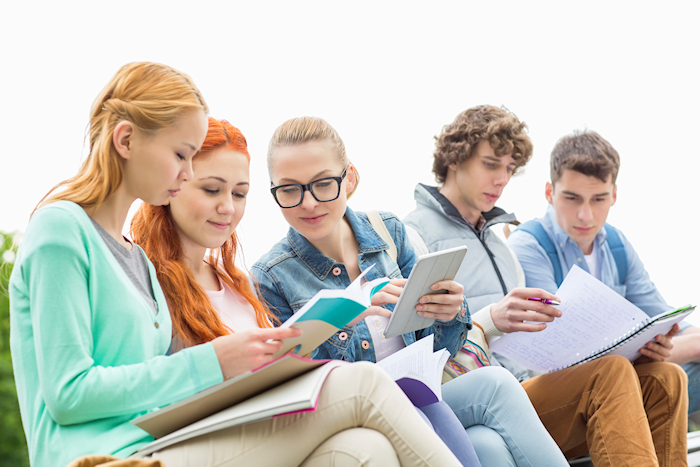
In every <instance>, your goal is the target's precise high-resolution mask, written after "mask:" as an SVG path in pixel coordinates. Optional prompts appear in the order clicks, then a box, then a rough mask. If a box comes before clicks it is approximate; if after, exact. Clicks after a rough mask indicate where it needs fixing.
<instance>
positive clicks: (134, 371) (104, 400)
mask: <svg viewBox="0 0 700 467" xmlns="http://www.w3.org/2000/svg"><path fill="white" fill-rule="evenodd" d="M207 111H208V109H207V105H206V103H205V101H204V99H203V98H202V96H201V94H200V92H199V90H198V89H197V88H196V87H195V85H194V83H193V82H192V80H191V79H190V78H189V77H188V76H186V75H184V74H183V73H180V72H178V71H177V70H174V69H172V68H170V67H167V66H164V65H159V64H154V63H132V64H129V65H126V66H124V67H123V68H122V69H121V70H119V72H117V74H116V75H115V76H114V78H113V79H112V80H111V81H110V82H109V83H108V84H107V86H106V87H105V88H104V89H103V90H102V92H101V93H100V94H99V96H98V97H97V99H96V101H95V103H94V105H93V108H92V113H91V118H90V154H89V155H88V157H87V159H86V161H85V163H84V164H83V165H82V167H81V168H80V170H79V172H78V174H77V175H76V176H75V177H73V178H71V179H69V180H67V181H66V182H63V183H61V184H59V186H61V187H62V188H63V190H62V191H59V192H53V190H52V192H50V193H49V195H47V197H46V198H45V199H44V200H43V201H42V202H41V203H40V207H39V209H38V210H36V212H35V213H34V214H33V216H32V219H31V221H30V223H29V226H28V228H27V231H26V234H25V237H24V241H23V244H22V246H21V247H20V249H19V252H18V256H17V261H16V262H15V267H14V270H13V273H12V277H11V278H10V287H9V288H10V320H11V335H10V346H11V350H12V359H13V366H14V373H15V381H16V384H17V392H18V396H19V403H20V410H21V413H22V421H23V426H24V430H25V434H26V436H27V445H28V448H29V456H30V462H31V464H32V465H33V466H46V465H65V464H67V463H68V462H69V461H71V460H72V459H74V458H76V457H78V456H82V455H85V454H109V455H114V456H116V457H126V456H129V455H131V454H132V453H134V452H135V451H136V450H137V449H139V448H140V447H142V446H143V445H145V444H147V443H148V442H150V441H151V440H152V438H151V437H150V436H148V435H147V434H146V433H145V432H143V431H141V430H140V429H139V428H137V427H135V426H133V425H132V424H131V423H129V422H130V421H131V420H133V419H134V418H136V417H137V416H139V415H142V414H144V413H146V412H148V411H151V410H153V409H155V408H158V407H162V406H164V405H167V404H170V403H173V402H176V401H178V400H181V399H184V398H186V397H188V396H191V395H193V394H196V393H197V392H199V391H201V390H203V389H206V388H209V387H211V386H213V385H215V384H217V383H220V382H222V381H223V380H224V378H226V377H232V376H236V375H238V374H241V373H243V372H245V371H248V370H250V369H253V368H255V367H257V366H259V365H261V364H262V363H265V362H267V361H269V360H271V358H272V354H273V353H274V352H275V351H277V350H279V348H280V343H279V339H284V338H286V337H290V336H293V335H295V331H293V330H281V329H250V330H247V331H242V332H237V333H234V334H229V335H225V336H221V337H218V338H216V339H214V340H212V341H211V342H208V343H203V344H200V345H194V346H192V347H189V348H187V349H184V350H181V351H180V352H177V353H176V354H173V355H172V356H167V357H166V356H165V354H166V351H167V350H168V347H169V345H170V341H171V335H172V323H171V319H170V314H169V312H168V306H167V304H166V300H165V297H164V295H163V292H162V290H161V287H160V285H159V283H158V281H157V280H156V272H155V270H154V268H153V266H152V264H151V263H150V262H149V261H148V259H147V258H146V256H145V255H144V253H143V251H142V250H141V249H140V248H139V247H138V246H136V245H134V244H132V243H131V242H129V241H128V240H127V239H125V238H124V237H123V236H122V235H121V231H122V228H123V225H124V222H125V220H126V216H127V212H128V210H129V208H130V206H131V204H132V203H133V202H134V201H135V200H136V199H142V200H143V201H145V202H147V203H149V204H152V205H163V204H166V203H168V201H169V200H170V199H171V198H174V197H176V196H177V195H178V193H179V192H180V189H181V187H182V184H183V183H184V182H187V181H189V180H191V179H192V158H193V157H194V155H195V154H196V153H197V152H198V151H199V149H200V148H201V147H202V144H203V141H204V140H205V136H206V134H207V116H206V114H207ZM270 340H272V341H270ZM394 386H395V385H394V384H393V383H392V382H391V381H390V380H389V379H388V378H387V377H385V376H384V375H382V374H381V373H380V372H379V371H374V370H373V369H372V368H371V366H369V365H348V366H345V367H342V368H339V369H337V370H334V371H333V372H332V374H331V375H330V377H329V378H328V380H327V382H326V384H325V386H324V388H323V390H322V391H321V395H320V398H319V402H318V407H317V410H316V411H314V412H311V413H308V414H297V415H289V416H286V417H280V418H276V419H275V420H272V421H263V422H259V423H255V424H251V425H247V426H244V427H238V428H230V429H227V430H222V431H219V432H216V433H213V434H211V435H206V436H203V437H199V438H195V439H193V440H190V441H186V442H183V443H180V444H178V445H175V446H173V447H171V448H169V449H166V450H165V451H163V452H159V453H156V454H154V455H153V457H154V458H157V459H161V460H163V463H164V464H165V465H167V466H168V467H177V466H194V465H196V466H213V465H217V466H224V465H234V464H235V465H282V464H286V465H300V464H301V465H306V466H309V465H329V464H331V465H333V464H335V465H459V463H458V461H457V459H456V458H455V457H454V456H453V455H452V454H451V453H450V452H449V450H448V449H447V447H446V446H444V445H443V444H442V443H441V442H440V440H439V438H438V437H437V436H436V435H435V434H434V433H433V432H432V431H431V430H429V429H428V428H427V427H426V426H424V425H423V422H422V421H421V419H420V417H419V416H418V415H417V414H416V413H415V412H414V411H413V410H412V406H411V404H410V402H409V401H408V400H407V399H406V398H405V397H403V396H402V394H401V392H400V391H399V390H398V389H397V388H395V387H394ZM346 447H347V449H345V448H346ZM353 447H354V449H353ZM360 447H361V448H362V449H363V450H364V452H359V448H360ZM348 453H349V454H348Z"/></svg>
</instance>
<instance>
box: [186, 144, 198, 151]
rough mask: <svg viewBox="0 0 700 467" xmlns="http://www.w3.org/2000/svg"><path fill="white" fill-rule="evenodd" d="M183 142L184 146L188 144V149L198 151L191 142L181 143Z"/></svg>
mask: <svg viewBox="0 0 700 467" xmlns="http://www.w3.org/2000/svg"><path fill="white" fill-rule="evenodd" d="M183 144H184V145H185V146H189V147H190V149H192V150H193V151H196V152H199V149H197V148H195V147H194V145H192V144H190V143H183Z"/></svg>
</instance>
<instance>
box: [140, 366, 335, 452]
mask: <svg viewBox="0 0 700 467" xmlns="http://www.w3.org/2000/svg"><path fill="white" fill-rule="evenodd" d="M348 364H349V363H347V362H342V361H339V360H332V361H328V360H317V361H313V360H306V359H302V358H301V357H297V356H295V355H288V356H285V357H283V359H279V360H275V361H273V362H271V363H268V364H267V365H265V366H263V367H261V368H259V369H257V370H254V371H252V372H248V373H246V374H244V375H241V376H239V377H237V378H234V379H232V380H230V381H227V382H224V383H222V384H219V385H217V386H215V387H213V388H210V389H209V390H206V391H203V392H201V393H200V394H197V395H195V396H193V397H190V398H188V399H185V400H184V401H182V402H179V403H177V404H173V405H171V406H169V407H167V408H165V409H161V410H159V411H156V412H152V413H150V414H147V415H144V416H142V417H139V418H137V419H136V420H134V421H132V423H134V424H135V425H137V426H139V427H140V428H143V429H144V430H146V431H148V432H149V433H150V434H151V435H153V436H154V437H158V435H161V434H163V433H164V432H165V431H170V430H171V429H172V428H173V427H174V426H178V425H181V424H182V423H177V424H173V423H171V422H172V419H173V415H177V414H178V412H179V415H183V414H184V416H185V418H189V419H191V417H189V415H190V414H193V413H195V412H196V413H197V414H198V415H197V418H198V419H197V421H194V422H193V423H189V424H187V425H186V426H184V427H183V428H180V429H177V430H175V431H173V432H170V433H169V434H166V435H165V436H162V437H160V438H158V439H156V440H155V441H153V442H152V443H149V444H147V445H146V446H144V447H142V448H141V449H139V450H138V451H137V452H136V454H135V456H137V457H144V456H147V455H149V454H151V453H153V452H156V451H159V450H161V449H164V448H166V447H168V446H171V445H173V444H175V443H179V442H181V441H185V440H187V439H190V438H194V437H196V436H201V435H205V434H207V433H211V432H214V431H218V430H223V429H226V428H230V427H234V426H238V425H243V424H246V423H253V422H257V421H260V420H265V419H268V418H272V417H277V416H280V415H288V414H292V413H298V412H307V411H312V410H315V409H316V402H317V401H318V396H319V393H320V392H321V388H322V386H323V383H324V382H325V381H326V378H327V377H328V375H329V374H330V372H331V371H332V370H333V369H335V368H337V367H338V366H341V365H348ZM309 369H311V370H309ZM299 371H304V373H302V374H301V375H300V376H297V377H295V378H293V379H291V380H289V381H287V382H285V383H283V384H281V385H279V386H276V387H273V388H272V389H269V390H267V391H265V392H262V393H260V394H258V395H256V396H254V397H250V398H248V399H246V400H245V401H243V402H240V403H236V402H237V401H238V400H239V399H240V398H241V395H242V394H246V393H247V392H248V391H246V387H245V386H246V385H245V381H246V380H248V381H250V380H251V379H253V378H254V376H253V375H262V374H264V375H265V376H266V378H262V379H264V380H266V381H265V382H263V381H262V379H259V380H258V387H267V386H269V385H270V384H271V383H272V381H273V380H279V379H280V377H281V375H287V376H288V375H289V374H296V373H298V372H299ZM285 378H286V376H285ZM261 384H262V385H261ZM236 389H240V390H239V391H236ZM227 396H233V397H227ZM212 404H213V405H216V406H222V405H223V406H224V407H228V405H230V404H235V405H232V406H230V407H228V408H224V409H223V410H220V411H217V412H216V413H214V414H213V415H209V416H206V417H204V418H201V419H200V417H201V415H202V414H204V413H207V412H210V411H211V410H204V409H205V407H206V406H207V405H208V406H212ZM168 409H169V410H168ZM160 412H163V413H167V415H166V416H165V417H163V413H160ZM159 415H160V417H159Z"/></svg>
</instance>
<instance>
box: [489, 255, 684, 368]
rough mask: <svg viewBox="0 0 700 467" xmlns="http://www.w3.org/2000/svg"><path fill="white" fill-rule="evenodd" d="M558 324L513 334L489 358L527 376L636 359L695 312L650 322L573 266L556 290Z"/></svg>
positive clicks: (681, 312) (494, 345) (493, 345)
mask: <svg viewBox="0 0 700 467" xmlns="http://www.w3.org/2000/svg"><path fill="white" fill-rule="evenodd" d="M556 295H557V297H559V298H560V299H561V305H560V306H559V307H558V308H559V309H560V310H561V312H562V317H561V318H556V319H555V320H554V321H553V322H551V323H547V328H546V329H544V330H543V331H540V332H514V333H511V334H507V335H505V336H503V337H500V338H498V339H495V340H494V341H492V342H491V344H490V346H489V347H490V348H491V350H492V351H493V352H498V353H500V354H501V355H504V356H506V357H508V358H509V359H511V360H514V361H515V362H517V363H519V364H521V365H523V366H525V367H526V368H528V369H530V370H537V371H548V372H551V371H556V370H560V369H562V368H566V367H569V366H573V365H578V364H580V363H584V362H587V361H590V360H593V359H596V358H598V357H602V356H604V355H622V356H624V357H626V358H628V359H629V360H632V361H634V360H636V359H637V358H639V357H640V356H641V354H640V353H639V349H641V348H642V347H644V345H645V344H646V343H647V342H649V341H651V340H652V339H654V337H655V336H657V335H659V334H666V333H667V332H668V331H670V330H671V328H672V327H673V325H674V324H675V323H677V322H679V321H681V320H682V319H683V318H685V317H686V316H688V315H689V314H690V313H691V312H692V311H693V310H694V309H695V307H694V306H686V307H682V308H679V309H677V310H671V311H668V312H666V313H661V314H659V315H656V316H654V317H649V316H648V315H647V314H646V313H644V312H643V311H642V310H640V309H639V308H637V307H636V306H634V305H633V304H632V303H630V302H629V301H627V300H626V299H625V298H624V297H622V296H621V295H619V294H618V293H617V292H615V291H614V290H612V289H611V288H609V287H608V286H606V285H605V284H603V283H602V282H600V281H599V280H598V279H596V278H594V277H593V276H591V275H590V274H588V273H587V272H586V271H584V270H583V269H581V268H579V267H578V266H574V267H573V268H572V269H571V271H569V274H568V275H567V276H566V278H565V279H564V282H562V284H561V287H559V290H557V293H556Z"/></svg>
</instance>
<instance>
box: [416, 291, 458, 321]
mask: <svg viewBox="0 0 700 467" xmlns="http://www.w3.org/2000/svg"><path fill="white" fill-rule="evenodd" d="M431 289H433V290H446V291H447V293H445V294H434V295H423V296H422V297H421V298H420V300H419V301H418V304H417V305H416V310H417V311H418V314H419V315H420V316H422V317H424V318H435V319H437V320H438V321H442V322H448V321H452V320H453V319H454V318H455V316H457V314H458V313H460V312H463V310H462V303H463V301H464V287H462V284H459V283H457V282H455V281H440V282H436V283H435V284H433V285H432V287H431Z"/></svg>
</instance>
